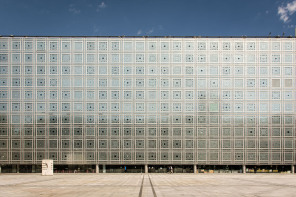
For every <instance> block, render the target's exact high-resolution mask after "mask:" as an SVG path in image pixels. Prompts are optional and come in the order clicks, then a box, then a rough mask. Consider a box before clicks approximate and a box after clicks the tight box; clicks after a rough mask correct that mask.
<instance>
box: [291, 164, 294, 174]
mask: <svg viewBox="0 0 296 197" xmlns="http://www.w3.org/2000/svg"><path fill="white" fill-rule="evenodd" d="M291 173H292V174H294V173H295V166H294V165H291Z"/></svg>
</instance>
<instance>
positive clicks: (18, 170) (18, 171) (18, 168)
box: [16, 164, 20, 173]
mask: <svg viewBox="0 0 296 197" xmlns="http://www.w3.org/2000/svg"><path fill="white" fill-rule="evenodd" d="M16 173H20V165H19V164H17V165H16Z"/></svg>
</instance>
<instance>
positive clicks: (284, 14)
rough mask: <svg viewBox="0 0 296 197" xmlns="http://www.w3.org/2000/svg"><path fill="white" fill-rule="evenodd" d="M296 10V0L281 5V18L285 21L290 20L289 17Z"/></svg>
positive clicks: (279, 8) (279, 12)
mask: <svg viewBox="0 0 296 197" xmlns="http://www.w3.org/2000/svg"><path fill="white" fill-rule="evenodd" d="M295 12H296V0H293V1H292V2H290V3H287V5H286V6H284V5H281V6H279V7H278V15H280V20H282V21H283V22H284V23H288V22H289V17H290V16H291V15H293V14H294V13H295Z"/></svg>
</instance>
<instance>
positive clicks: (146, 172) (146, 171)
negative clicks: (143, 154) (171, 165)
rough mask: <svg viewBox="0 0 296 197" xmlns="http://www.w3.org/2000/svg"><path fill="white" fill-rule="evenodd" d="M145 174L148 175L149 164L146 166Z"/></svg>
mask: <svg viewBox="0 0 296 197" xmlns="http://www.w3.org/2000/svg"><path fill="white" fill-rule="evenodd" d="M145 174H148V164H145Z"/></svg>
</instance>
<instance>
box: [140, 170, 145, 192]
mask: <svg viewBox="0 0 296 197" xmlns="http://www.w3.org/2000/svg"><path fill="white" fill-rule="evenodd" d="M144 176H145V175H143V178H142V183H141V188H140V192H139V197H142V193H143V183H144Z"/></svg>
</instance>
